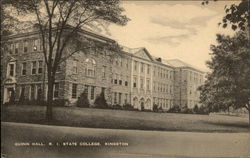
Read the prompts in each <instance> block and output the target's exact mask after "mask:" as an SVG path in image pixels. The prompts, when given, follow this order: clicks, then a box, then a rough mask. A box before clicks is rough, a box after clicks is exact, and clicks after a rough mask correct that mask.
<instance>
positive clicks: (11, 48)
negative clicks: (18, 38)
mask: <svg viewBox="0 0 250 158" xmlns="http://www.w3.org/2000/svg"><path fill="white" fill-rule="evenodd" d="M9 50H10V54H13V53H14V44H13V43H11V44H10V48H9Z"/></svg>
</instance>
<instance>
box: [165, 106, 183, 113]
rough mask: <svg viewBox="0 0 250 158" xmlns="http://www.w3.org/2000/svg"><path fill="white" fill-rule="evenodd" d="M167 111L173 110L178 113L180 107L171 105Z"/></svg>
mask: <svg viewBox="0 0 250 158" xmlns="http://www.w3.org/2000/svg"><path fill="white" fill-rule="evenodd" d="M168 112H173V113H179V112H181V108H180V107H179V106H176V105H175V106H173V107H171V108H170V109H169V110H168Z"/></svg>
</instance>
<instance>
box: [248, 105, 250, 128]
mask: <svg viewBox="0 0 250 158" xmlns="http://www.w3.org/2000/svg"><path fill="white" fill-rule="evenodd" d="M248 127H249V128H250V107H249V106H248Z"/></svg>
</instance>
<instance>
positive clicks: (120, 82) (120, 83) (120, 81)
mask: <svg viewBox="0 0 250 158" xmlns="http://www.w3.org/2000/svg"><path fill="white" fill-rule="evenodd" d="M119 85H122V75H120V80H119Z"/></svg>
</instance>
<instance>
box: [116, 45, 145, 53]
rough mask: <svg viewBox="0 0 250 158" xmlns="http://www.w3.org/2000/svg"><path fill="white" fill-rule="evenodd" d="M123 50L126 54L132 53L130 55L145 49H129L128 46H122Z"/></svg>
mask: <svg viewBox="0 0 250 158" xmlns="http://www.w3.org/2000/svg"><path fill="white" fill-rule="evenodd" d="M120 46H121V48H122V50H123V51H124V52H127V53H130V54H135V53H137V52H139V51H140V50H142V49H144V48H143V47H139V48H129V47H126V46H122V45H120Z"/></svg>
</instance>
